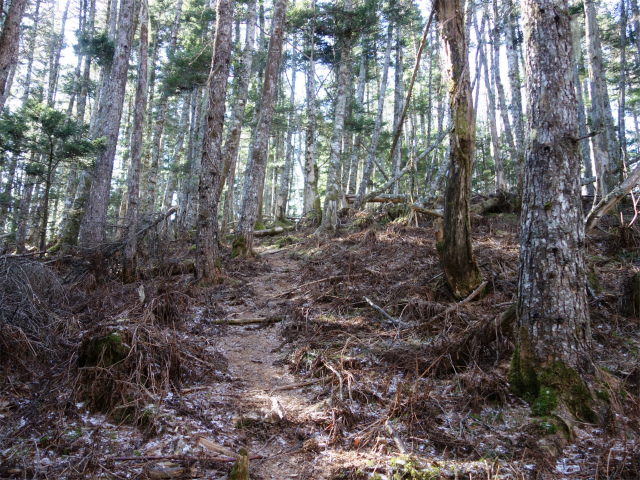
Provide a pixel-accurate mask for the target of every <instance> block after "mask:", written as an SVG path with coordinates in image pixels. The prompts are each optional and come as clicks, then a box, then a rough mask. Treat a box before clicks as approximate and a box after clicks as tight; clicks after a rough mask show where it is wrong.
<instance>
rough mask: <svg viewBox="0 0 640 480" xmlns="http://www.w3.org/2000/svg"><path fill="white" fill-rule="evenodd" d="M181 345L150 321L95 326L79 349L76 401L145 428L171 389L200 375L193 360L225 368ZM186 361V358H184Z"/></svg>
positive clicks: (177, 387)
mask: <svg viewBox="0 0 640 480" xmlns="http://www.w3.org/2000/svg"><path fill="white" fill-rule="evenodd" d="M188 347H189V346H188V345H179V340H178V339H177V338H176V335H175V332H173V331H171V330H168V329H158V328H156V327H154V326H151V325H144V324H128V325H117V324H111V325H98V326H96V327H94V328H93V329H91V330H89V331H88V332H87V333H86V334H85V335H84V337H83V340H82V344H81V345H80V348H79V350H78V360H77V366H78V375H77V380H76V387H75V388H74V391H75V394H76V398H77V400H78V401H84V402H86V403H85V405H86V406H87V407H88V408H89V409H91V410H93V411H100V412H105V413H108V414H110V415H111V416H112V417H114V418H115V419H116V420H119V421H126V422H129V423H135V424H138V425H143V426H148V425H149V423H150V421H151V418H152V416H153V415H152V414H153V408H154V406H156V405H159V404H160V403H161V401H162V399H163V398H164V396H165V395H166V394H167V393H168V392H169V391H170V390H171V389H173V390H179V389H180V387H181V385H182V384H183V383H184V382H185V381H186V380H189V379H193V378H195V377H197V376H198V371H197V369H196V368H191V369H190V368H188V364H189V363H191V364H193V362H192V361H196V362H197V363H200V364H202V365H205V366H207V367H209V368H210V369H211V370H213V369H216V368H217V369H224V365H222V364H221V362H218V364H217V365H216V364H212V363H210V362H209V361H208V360H207V359H202V358H199V357H198V356H197V355H196V352H195V351H193V349H192V353H190V352H189V351H188ZM185 360H186V361H185Z"/></svg>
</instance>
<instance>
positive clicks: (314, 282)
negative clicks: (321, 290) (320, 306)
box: [268, 273, 364, 298]
mask: <svg viewBox="0 0 640 480" xmlns="http://www.w3.org/2000/svg"><path fill="white" fill-rule="evenodd" d="M363 275H364V273H359V274H356V275H349V278H353V277H361V276H363ZM346 276H347V275H334V276H332V277H326V278H321V279H320V280H315V281H313V282H309V283H304V284H302V285H298V286H297V287H294V288H291V289H289V290H286V291H284V292H280V293H277V294H275V295H272V296H271V297H268V298H277V297H282V296H284V295H288V294H289V293H293V292H295V291H296V290H300V289H301V288H305V287H310V286H311V285H315V284H317V283H322V282H328V281H329V280H337V279H338V278H344V277H346Z"/></svg>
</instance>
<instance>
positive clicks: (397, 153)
mask: <svg viewBox="0 0 640 480" xmlns="http://www.w3.org/2000/svg"><path fill="white" fill-rule="evenodd" d="M402 63H403V55H402V27H401V26H400V24H398V28H396V62H395V82H394V84H395V86H394V92H393V93H394V95H393V130H392V131H393V132H394V133H395V132H396V130H398V124H399V123H400V118H401V117H402V111H403V110H404V88H403V73H404V69H403V65H402ZM401 161H402V136H401V137H400V138H399V139H398V144H397V145H396V148H395V150H394V151H393V157H392V159H391V176H392V177H394V176H396V175H398V174H399V173H400V162H401ZM399 191H400V186H399V184H398V182H395V183H394V184H393V187H392V188H391V193H398V192H399Z"/></svg>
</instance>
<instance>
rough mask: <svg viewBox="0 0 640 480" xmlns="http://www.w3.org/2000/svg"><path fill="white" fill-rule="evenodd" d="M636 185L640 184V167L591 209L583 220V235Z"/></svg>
mask: <svg viewBox="0 0 640 480" xmlns="http://www.w3.org/2000/svg"><path fill="white" fill-rule="evenodd" d="M638 183H640V165H639V166H637V167H636V168H635V170H633V172H631V174H630V175H629V176H628V177H627V178H626V179H625V181H624V182H622V183H621V184H620V185H618V186H617V187H616V188H614V189H613V190H612V191H611V192H609V194H608V195H606V196H605V197H604V198H603V199H602V200H600V201H599V202H598V204H597V205H596V206H595V207H593V208H592V209H591V211H590V212H589V215H587V219H586V220H585V227H584V230H585V233H589V231H590V230H591V229H592V228H593V227H595V226H596V225H597V224H598V222H599V221H600V219H601V218H602V217H603V215H604V214H605V213H606V212H608V211H609V210H611V209H612V208H613V207H615V205H616V204H617V203H618V202H619V201H620V200H622V199H623V198H624V197H626V196H627V194H628V193H629V192H630V191H631V190H633V189H634V187H635V186H636V185H638Z"/></svg>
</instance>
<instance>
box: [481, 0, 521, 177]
mask: <svg viewBox="0 0 640 480" xmlns="http://www.w3.org/2000/svg"><path fill="white" fill-rule="evenodd" d="M487 8H488V7H487ZM501 30H502V25H501V22H500V21H499V20H498V2H497V0H493V31H492V34H491V36H490V37H489V38H490V40H491V46H492V47H493V62H492V64H491V67H492V71H493V74H492V77H493V79H494V83H495V85H496V90H497V91H498V107H499V108H500V116H501V118H502V125H503V126H504V136H505V139H506V141H507V146H508V147H509V154H510V156H511V162H512V164H513V165H518V153H517V150H516V144H515V142H514V140H513V131H512V130H511V120H510V119H509V112H508V109H507V99H506V96H505V93H504V86H503V85H502V80H501V79H500V71H501V70H502V69H501V68H500V32H501ZM501 163H502V162H501ZM501 166H502V165H501ZM503 170H504V167H503ZM502 183H503V186H502V187H501V188H500V190H506V189H507V184H506V182H505V180H504V178H503V179H502Z"/></svg>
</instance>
